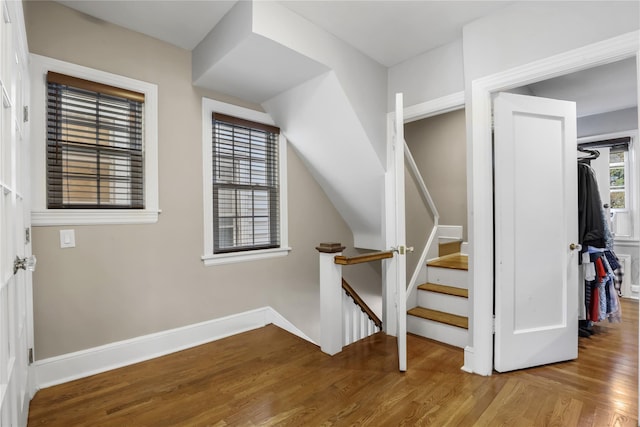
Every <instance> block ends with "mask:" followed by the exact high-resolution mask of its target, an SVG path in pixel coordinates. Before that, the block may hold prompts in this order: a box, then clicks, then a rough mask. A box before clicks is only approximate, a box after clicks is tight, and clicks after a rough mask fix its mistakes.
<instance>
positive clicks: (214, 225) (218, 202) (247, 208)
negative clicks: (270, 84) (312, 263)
mask: <svg viewBox="0 0 640 427" xmlns="http://www.w3.org/2000/svg"><path fill="white" fill-rule="evenodd" d="M272 123H273V122H272V120H271V118H270V117H269V116H268V115H267V114H264V113H260V112H257V111H253V110H248V109H245V108H241V107H237V106H233V105H229V104H225V103H221V102H217V101H213V100H210V99H206V98H205V99H203V155H204V186H205V191H204V194H205V200H204V207H205V215H204V217H205V226H204V230H205V254H204V255H203V257H202V259H203V261H204V263H205V265H215V264H221V263H229V262H238V261H245V260H251V259H261V258H266V257H273V256H283V255H286V254H287V253H288V251H289V250H290V248H288V247H287V233H286V191H285V186H286V180H285V177H286V169H285V162H284V159H285V155H284V153H285V151H284V150H285V149H286V140H285V139H284V138H283V137H282V136H281V135H280V130H279V129H278V128H277V127H275V126H273V124H272Z"/></svg>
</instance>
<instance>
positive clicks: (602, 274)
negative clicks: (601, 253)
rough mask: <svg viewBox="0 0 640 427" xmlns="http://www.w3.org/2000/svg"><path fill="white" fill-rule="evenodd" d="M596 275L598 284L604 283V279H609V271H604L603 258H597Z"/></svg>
mask: <svg viewBox="0 0 640 427" xmlns="http://www.w3.org/2000/svg"><path fill="white" fill-rule="evenodd" d="M595 262H596V275H597V276H598V283H600V282H602V279H604V278H605V277H607V271H606V270H605V269H604V264H603V263H602V258H600V257H598V258H596V261H595Z"/></svg>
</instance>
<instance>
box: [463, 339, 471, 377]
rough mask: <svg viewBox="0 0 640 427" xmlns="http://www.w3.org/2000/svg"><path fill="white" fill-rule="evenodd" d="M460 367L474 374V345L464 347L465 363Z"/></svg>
mask: <svg viewBox="0 0 640 427" xmlns="http://www.w3.org/2000/svg"><path fill="white" fill-rule="evenodd" d="M460 369H462V370H463V371H465V372H468V373H470V374H473V347H469V346H466V347H465V348H464V365H463V366H462V368H460Z"/></svg>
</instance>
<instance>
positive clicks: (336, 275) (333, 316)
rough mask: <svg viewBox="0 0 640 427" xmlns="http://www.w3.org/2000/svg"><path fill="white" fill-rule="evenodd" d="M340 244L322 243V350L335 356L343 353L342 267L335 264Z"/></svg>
mask: <svg viewBox="0 0 640 427" xmlns="http://www.w3.org/2000/svg"><path fill="white" fill-rule="evenodd" d="M344 248H345V247H344V246H342V245H341V244H340V243H320V245H319V246H317V247H316V249H317V250H318V252H319V255H320V348H321V350H322V351H323V352H325V353H327V354H329V355H334V354H336V353H339V352H341V351H342V342H343V339H342V323H343V322H342V266H341V265H339V264H336V263H335V257H336V255H342V251H343V250H344Z"/></svg>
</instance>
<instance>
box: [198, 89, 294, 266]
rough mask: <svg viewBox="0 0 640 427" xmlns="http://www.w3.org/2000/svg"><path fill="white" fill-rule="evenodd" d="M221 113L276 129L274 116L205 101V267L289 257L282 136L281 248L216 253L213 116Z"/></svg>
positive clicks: (203, 156)
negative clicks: (214, 241)
mask: <svg viewBox="0 0 640 427" xmlns="http://www.w3.org/2000/svg"><path fill="white" fill-rule="evenodd" d="M213 113H221V114H226V115H229V116H234V117H237V118H240V119H244V120H250V121H252V122H257V123H264V124H267V125H271V126H275V123H274V121H273V119H272V118H271V116H269V115H268V114H266V113H262V112H260V111H256V110H251V109H248V108H244V107H240V106H237V105H232V104H227V103H225V102H220V101H216V100H214V99H210V98H205V97H203V98H202V177H203V181H202V182H203V185H202V187H203V209H204V229H203V231H204V232H203V238H204V254H203V255H202V256H201V260H202V261H203V263H204V265H205V266H213V265H220V264H229V263H236V262H245V261H253V260H259V259H267V258H274V257H282V256H286V255H288V253H289V251H291V248H290V247H289V240H288V226H287V169H286V165H287V161H286V159H287V156H286V154H287V140H286V138H285V137H284V135H283V134H282V133H280V137H279V140H278V161H279V163H278V167H279V171H278V175H279V189H280V190H279V191H280V195H279V203H280V207H279V214H280V246H279V247H277V248H271V249H256V250H243V251H239V252H226V253H214V247H213V246H214V243H213V238H214V231H215V230H214V226H213V192H212V178H213V164H212V161H213V144H212V114H213Z"/></svg>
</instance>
